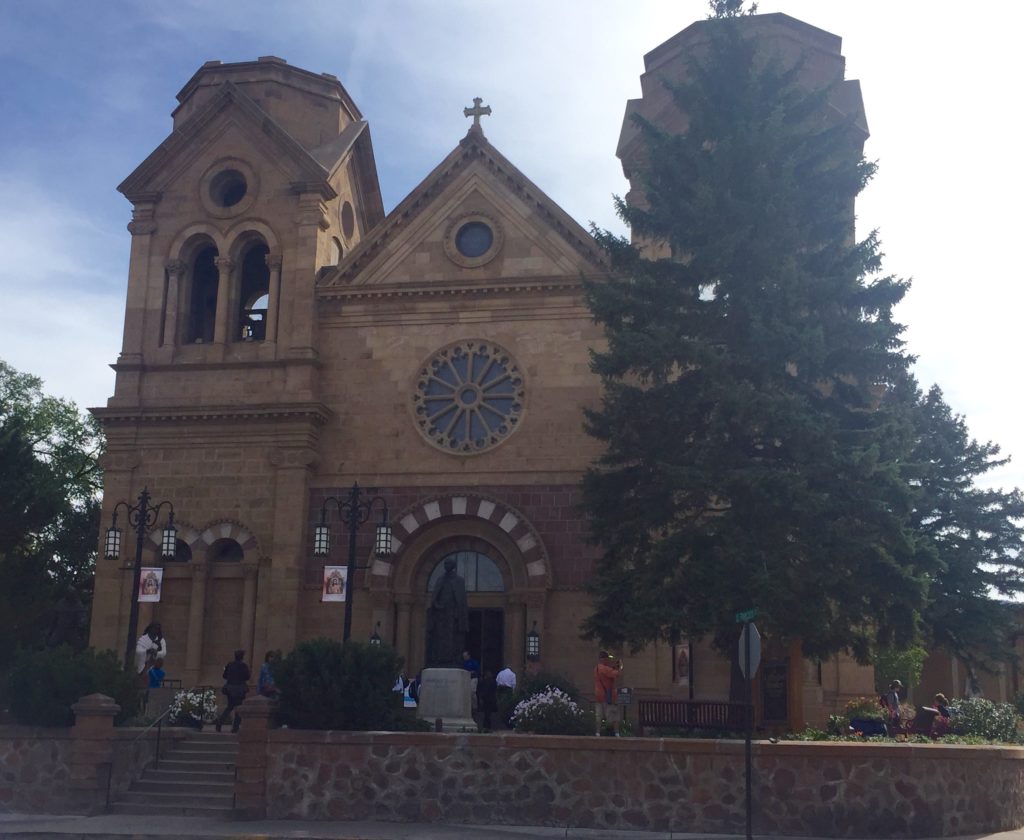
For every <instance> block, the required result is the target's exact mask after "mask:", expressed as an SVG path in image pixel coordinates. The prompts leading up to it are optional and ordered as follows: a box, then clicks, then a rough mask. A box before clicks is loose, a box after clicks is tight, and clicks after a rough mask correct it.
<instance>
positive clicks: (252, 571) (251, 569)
mask: <svg viewBox="0 0 1024 840" xmlns="http://www.w3.org/2000/svg"><path fill="white" fill-rule="evenodd" d="M259 573H260V567H259V564H258V563H243V564H242V577H243V578H245V579H246V580H253V579H254V578H255V577H256V576H257V575H258V574H259Z"/></svg>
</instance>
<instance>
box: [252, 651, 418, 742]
mask: <svg viewBox="0 0 1024 840" xmlns="http://www.w3.org/2000/svg"><path fill="white" fill-rule="evenodd" d="M402 661H403V660H402V658H401V657H400V656H399V655H398V653H397V652H396V651H395V649H394V648H393V647H391V646H390V645H370V644H364V643H362V642H353V641H348V642H345V643H344V644H342V643H341V642H338V641H336V640H334V639H322V638H321V639H311V640H309V641H306V642H302V643H301V644H299V645H298V646H297V647H296V648H295V650H293V651H292V652H291V653H289V654H288V655H287V656H286V657H285V658H284V659H281V660H278V661H277V662H275V663H274V664H273V666H272V670H273V674H274V682H275V683H276V684H277V687H278V690H279V692H280V694H279V695H278V717H279V718H280V720H281V722H282V723H285V724H287V725H288V726H291V727H293V728H295V729H349V730H382V729H396V728H398V727H401V726H403V725H407V724H403V723H402V721H401V712H402V697H401V695H400V694H398V693H396V692H394V691H392V690H391V688H392V686H393V685H394V684H395V680H396V679H397V677H398V674H399V672H400V671H401V668H402Z"/></svg>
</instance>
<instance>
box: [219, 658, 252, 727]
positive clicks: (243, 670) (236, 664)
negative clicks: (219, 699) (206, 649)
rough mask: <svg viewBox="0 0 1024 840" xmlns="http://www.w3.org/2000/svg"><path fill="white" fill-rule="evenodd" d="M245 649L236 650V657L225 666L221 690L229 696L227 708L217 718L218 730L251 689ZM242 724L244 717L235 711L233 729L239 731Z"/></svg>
mask: <svg viewBox="0 0 1024 840" xmlns="http://www.w3.org/2000/svg"><path fill="white" fill-rule="evenodd" d="M244 660H245V651H244V650H236V651H235V658H234V659H233V660H232V661H231V662H229V663H228V664H227V665H225V666H224V688H222V689H221V691H222V692H223V693H224V696H225V697H227V698H228V705H227V708H226V709H224V713H223V714H222V715H221V716H220V717H219V718H217V731H218V732H220V728H221V727H222V726H223V725H224V722H225V721H226V720H227V719H228V718H229V717H230V716H231V713H232V712H234V711H235V708H236V707H237V706H240V705H242V701H243V700H245V695H246V694H247V693H248V691H249V686H248V682H249V676H250V675H249V666H248V665H246V664H245V661H244ZM241 724H242V717H241V715H239V714H238V712H235V719H234V721H233V722H232V724H231V731H232V732H237V731H238V727H239V726H241Z"/></svg>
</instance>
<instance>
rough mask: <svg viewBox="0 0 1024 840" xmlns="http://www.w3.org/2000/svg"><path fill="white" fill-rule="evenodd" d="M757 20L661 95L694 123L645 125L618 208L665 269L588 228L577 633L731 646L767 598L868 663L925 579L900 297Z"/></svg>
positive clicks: (855, 157) (715, 24) (779, 624)
mask: <svg viewBox="0 0 1024 840" xmlns="http://www.w3.org/2000/svg"><path fill="white" fill-rule="evenodd" d="M733 5H735V4H733ZM730 8H731V7H730ZM747 20H749V19H748V18H745V17H743V16H736V15H734V14H731V13H730V14H725V15H719V19H716V20H712V21H709V22H708V23H707V24H705V26H706V27H707V28H708V30H709V32H710V35H711V38H710V45H709V47H708V49H707V52H706V54H704V55H703V56H702V57H701V58H700V60H697V61H694V62H692V64H691V66H690V68H689V74H688V78H687V79H686V80H684V81H683V82H682V83H680V84H679V85H678V86H677V87H675V88H673V89H672V93H673V96H674V99H675V103H676V105H677V106H678V107H679V109H680V110H681V111H683V112H684V113H685V114H686V115H687V117H688V123H687V129H686V131H685V133H683V134H667V133H665V132H663V131H661V130H660V129H659V128H657V127H656V126H654V125H652V124H650V123H648V122H643V121H638V123H639V125H640V129H641V131H642V135H643V139H644V147H645V150H646V158H645V160H646V163H645V164H644V166H643V169H642V171H641V172H640V175H641V178H642V191H643V197H644V203H643V204H642V205H641V204H639V203H638V204H630V205H627V204H625V203H624V202H622V201H619V202H618V211H619V214H620V215H621V217H622V218H623V219H624V220H625V221H626V222H627V223H628V225H629V226H630V227H631V229H632V232H633V234H634V237H636V238H637V241H639V242H646V243H660V246H661V251H660V252H661V253H665V254H668V256H665V257H663V258H654V257H650V256H646V255H645V254H644V253H642V252H641V250H640V249H639V248H638V247H635V246H633V245H631V244H630V243H629V242H628V241H626V240H624V239H621V238H618V237H615V236H613V235H611V234H609V233H608V232H603V231H595V235H596V236H597V237H598V239H599V241H600V242H601V243H602V244H603V246H604V247H605V248H606V250H607V252H608V255H609V261H610V264H611V266H612V269H613V277H612V279H610V280H608V281H602V282H594V283H588V284H587V294H588V299H589V305H590V307H591V310H592V312H593V314H594V316H595V318H596V320H597V321H598V322H599V323H601V324H602V325H603V326H604V328H605V331H606V336H607V349H606V350H605V351H602V352H595V354H594V355H593V362H592V365H593V369H594V371H595V372H596V373H597V374H598V375H599V376H600V377H601V379H602V383H603V388H604V393H603V398H602V403H601V406H600V408H599V409H597V410H594V411H592V412H589V413H588V415H587V430H588V432H589V433H590V434H591V435H593V436H594V437H596V438H597V439H598V440H600V441H601V442H602V443H603V444H604V445H605V447H606V449H605V454H604V455H603V457H602V458H601V459H600V461H599V463H598V464H596V465H595V467H594V468H593V469H591V470H589V471H588V473H587V475H586V476H585V478H584V482H583V495H584V506H585V508H586V509H587V512H588V514H589V517H590V520H591V523H592V537H593V539H594V540H595V542H597V543H598V544H599V545H600V546H601V548H602V550H603V556H602V558H601V560H600V561H599V562H598V568H597V572H596V575H595V578H594V580H593V582H592V594H593V595H594V597H595V611H594V613H593V615H592V616H591V617H590V618H589V619H588V620H587V621H586V622H585V625H584V630H585V632H586V633H587V635H589V636H591V637H596V638H599V639H601V640H602V641H604V642H606V643H609V644H614V643H622V642H628V643H630V644H632V645H633V646H642V645H644V644H646V643H648V642H650V641H652V640H656V639H666V640H670V639H673V638H676V637H677V635H678V634H680V633H682V634H685V635H687V636H690V637H701V636H708V635H711V636H712V637H713V638H714V640H715V642H716V644H717V646H718V647H719V648H720V649H721V650H723V651H725V652H729V653H731V652H732V650H733V649H734V644H733V642H734V640H735V638H736V633H737V629H736V625H735V623H734V614H735V613H736V612H737V611H740V610H745V609H747V608H750V607H757V608H758V609H759V610H760V617H759V620H758V623H759V626H760V627H761V629H762V631H767V632H768V633H770V634H772V635H774V636H776V637H779V638H799V639H801V640H802V643H803V647H804V651H805V653H806V654H808V655H815V656H826V655H829V654H831V653H834V652H836V651H838V650H841V649H848V650H851V651H853V652H854V653H855V654H856V655H857V656H858V657H859V658H861V659H867V658H868V657H869V656H870V651H871V649H872V648H873V646H874V645H876V644H879V643H881V644H897V645H905V644H907V643H909V642H910V640H912V639H913V638H914V637H915V636H916V634H917V631H918V630H919V621H920V615H921V611H922V610H923V609H924V607H925V604H926V595H927V586H928V581H929V579H930V576H931V575H932V574H933V573H934V569H933V568H932V566H933V565H934V562H935V559H934V554H933V553H932V552H929V551H928V550H926V549H923V548H922V547H921V546H920V545H919V542H918V540H917V539H916V537H915V535H914V533H913V531H912V529H911V528H909V527H908V516H909V512H910V509H911V505H912V490H911V488H909V487H908V486H907V484H906V482H905V481H904V480H903V479H902V478H901V474H900V463H901V458H902V457H903V456H904V455H905V453H906V451H907V448H908V447H909V446H910V443H911V433H910V428H909V423H908V421H907V418H906V416H905V413H904V412H902V411H901V410H899V409H898V408H897V407H894V406H890V405H889V404H888V403H887V402H886V401H884V400H883V399H881V398H882V396H883V395H884V394H885V393H886V391H887V389H889V388H890V387H891V386H892V385H893V383H895V382H897V381H900V380H901V379H902V378H903V377H904V376H905V371H906V368H907V365H908V363H909V359H908V357H907V355H906V354H905V353H904V351H903V349H902V341H901V338H900V335H901V332H902V327H901V326H900V325H898V324H896V323H894V321H893V319H892V314H891V313H892V307H893V306H894V305H895V304H896V303H897V302H898V301H899V300H900V299H901V298H902V297H903V295H904V293H905V291H906V288H907V284H906V283H904V282H902V281H899V280H896V279H893V278H891V277H877V274H878V272H879V271H880V263H881V260H880V253H879V246H878V240H877V238H876V237H875V235H874V234H871V235H870V236H868V237H867V238H866V239H864V240H863V241H859V242H857V241H854V239H853V202H854V199H855V197H856V196H857V194H858V193H859V192H860V191H861V189H862V188H863V187H864V186H865V185H866V183H867V182H868V180H869V179H870V177H871V175H872V173H873V171H874V167H873V165H872V164H870V163H868V162H866V161H865V160H864V159H863V157H862V155H861V153H860V150H859V145H858V143H857V142H856V141H855V140H854V139H853V137H852V134H851V130H850V128H851V127H850V125H849V123H848V122H846V121H844V120H843V119H841V118H837V116H836V113H835V111H834V110H832V109H830V107H829V103H828V99H829V93H830V91H829V89H828V88H825V89H818V90H810V89H808V88H807V87H805V86H803V85H802V84H801V83H800V82H799V76H800V70H801V68H800V66H799V65H797V66H786V65H785V64H784V63H783V62H782V61H781V60H775V59H774V58H772V57H771V56H765V55H762V54H761V53H760V52H759V50H758V44H757V43H756V42H755V41H753V40H751V39H749V38H747V37H744V31H745V21H747ZM746 31H749V30H746Z"/></svg>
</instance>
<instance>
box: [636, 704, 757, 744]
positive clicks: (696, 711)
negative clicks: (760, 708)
mask: <svg viewBox="0 0 1024 840" xmlns="http://www.w3.org/2000/svg"><path fill="white" fill-rule="evenodd" d="M637 706H638V709H637V716H638V718H639V721H638V723H639V726H640V734H641V735H643V732H644V727H645V726H649V727H659V726H677V727H680V728H683V729H720V730H734V731H737V732H738V731H741V730H743V729H746V726H747V721H748V720H752V709H751V707H750V706H748V705H747V704H746V703H724V702H718V701H713V700H640V701H639V702H638V703H637Z"/></svg>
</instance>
